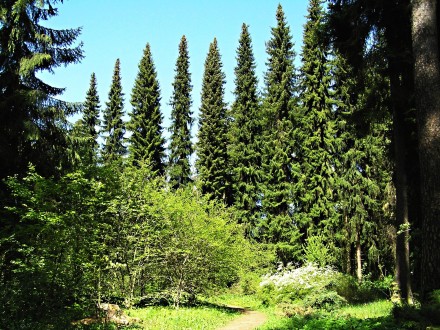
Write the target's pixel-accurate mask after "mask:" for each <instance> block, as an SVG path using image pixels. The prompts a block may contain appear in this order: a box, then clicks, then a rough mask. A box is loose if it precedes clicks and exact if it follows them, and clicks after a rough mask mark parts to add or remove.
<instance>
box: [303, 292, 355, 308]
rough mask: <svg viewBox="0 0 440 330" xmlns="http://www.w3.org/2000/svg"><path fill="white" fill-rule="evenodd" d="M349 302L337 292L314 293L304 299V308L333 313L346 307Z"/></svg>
mask: <svg viewBox="0 0 440 330" xmlns="http://www.w3.org/2000/svg"><path fill="white" fill-rule="evenodd" d="M346 303H347V301H346V300H345V299H344V298H343V297H341V296H340V295H338V293H337V292H336V291H333V290H328V291H327V290H324V291H314V292H313V293H311V294H309V295H307V296H306V297H305V298H304V299H303V306H305V307H311V308H315V309H324V310H326V311H329V312H330V311H332V310H335V309H337V308H340V307H342V306H344V305H345V304H346Z"/></svg>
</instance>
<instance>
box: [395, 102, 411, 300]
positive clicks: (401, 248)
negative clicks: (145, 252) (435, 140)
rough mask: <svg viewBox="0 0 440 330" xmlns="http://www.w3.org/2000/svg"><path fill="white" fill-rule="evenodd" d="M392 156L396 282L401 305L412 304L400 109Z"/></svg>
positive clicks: (396, 121)
mask: <svg viewBox="0 0 440 330" xmlns="http://www.w3.org/2000/svg"><path fill="white" fill-rule="evenodd" d="M393 117H394V146H395V147H394V154H395V164H396V165H395V171H394V176H395V185H396V195H397V196H396V232H397V235H396V282H397V284H398V286H399V298H400V300H401V301H402V302H403V303H412V290H411V281H410V264H409V215H408V177H407V172H406V168H405V163H406V162H405V160H406V157H407V155H406V154H407V152H408V150H407V147H406V143H405V142H406V141H405V132H404V130H405V126H404V114H403V111H402V110H401V109H396V110H395V111H394V116H393Z"/></svg>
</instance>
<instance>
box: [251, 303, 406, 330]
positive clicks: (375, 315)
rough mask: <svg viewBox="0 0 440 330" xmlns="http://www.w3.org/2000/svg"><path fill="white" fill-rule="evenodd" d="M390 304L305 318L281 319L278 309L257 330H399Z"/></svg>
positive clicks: (315, 314)
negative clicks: (392, 315)
mask: <svg viewBox="0 0 440 330" xmlns="http://www.w3.org/2000/svg"><path fill="white" fill-rule="evenodd" d="M391 309H392V303H391V302H389V301H386V300H381V301H377V302H372V303H368V304H362V305H357V306H353V305H352V306H347V307H344V308H341V309H339V310H337V311H334V312H331V313H330V312H320V311H318V312H315V313H313V314H310V315H306V316H293V317H290V318H287V317H282V315H281V311H280V310H279V309H276V308H273V309H270V308H269V309H267V313H268V315H269V320H268V322H267V323H266V324H264V325H263V326H261V327H259V328H258V330H289V329H302V330H312V329H313V330H314V329H323V330H325V329H329V330H333V329H335V330H348V329H360V330H369V329H382V330H394V329H400V327H399V326H398V325H397V324H396V323H395V322H394V321H393V319H392V317H391Z"/></svg>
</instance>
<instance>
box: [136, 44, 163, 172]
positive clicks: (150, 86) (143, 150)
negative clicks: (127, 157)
mask: <svg viewBox="0 0 440 330" xmlns="http://www.w3.org/2000/svg"><path fill="white" fill-rule="evenodd" d="M131 105H132V107H133V112H132V113H131V120H130V123H129V129H130V130H131V131H132V135H131V137H130V153H131V158H132V160H133V164H134V165H139V164H140V163H143V162H145V163H146V164H148V166H150V168H151V170H152V172H153V173H155V174H156V175H162V174H164V169H165V165H164V156H165V155H164V153H165V148H164V144H165V140H164V138H163V136H162V114H161V112H160V87H159V82H158V81H157V73H156V69H155V67H154V62H153V57H152V54H151V49H150V45H149V44H147V45H146V47H145V49H144V54H143V57H142V59H141V61H140V63H139V72H138V75H137V77H136V81H135V84H134V87H133V91H132V94H131Z"/></svg>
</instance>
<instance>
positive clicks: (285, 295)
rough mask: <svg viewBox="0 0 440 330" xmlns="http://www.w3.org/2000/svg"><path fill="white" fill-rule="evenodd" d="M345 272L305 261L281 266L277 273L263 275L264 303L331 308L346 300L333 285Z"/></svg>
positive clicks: (261, 288)
mask: <svg viewBox="0 0 440 330" xmlns="http://www.w3.org/2000/svg"><path fill="white" fill-rule="evenodd" d="M341 276H342V275H341V274H340V273H339V272H337V271H335V270H334V269H333V268H331V267H329V266H326V267H318V266H317V265H316V264H312V263H309V264H306V265H304V266H302V267H299V268H292V267H287V268H283V267H280V268H279V269H278V271H277V272H276V273H275V274H268V275H265V276H263V279H262V281H261V283H260V291H259V295H260V298H261V299H262V300H263V303H265V304H268V305H270V304H289V303H293V304H294V305H296V307H295V308H298V310H308V309H309V308H316V309H319V308H323V309H326V310H331V309H333V308H336V307H339V306H342V305H343V304H345V302H346V301H345V299H344V298H343V297H341V296H340V295H339V294H338V293H337V292H336V291H335V290H334V286H335V283H336V282H337V280H338V279H339V278H340V277H341Z"/></svg>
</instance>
